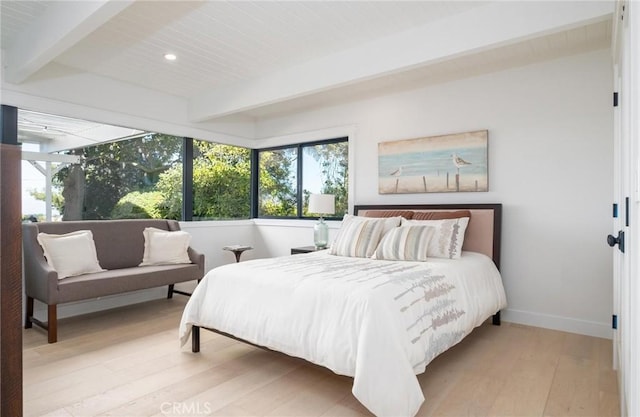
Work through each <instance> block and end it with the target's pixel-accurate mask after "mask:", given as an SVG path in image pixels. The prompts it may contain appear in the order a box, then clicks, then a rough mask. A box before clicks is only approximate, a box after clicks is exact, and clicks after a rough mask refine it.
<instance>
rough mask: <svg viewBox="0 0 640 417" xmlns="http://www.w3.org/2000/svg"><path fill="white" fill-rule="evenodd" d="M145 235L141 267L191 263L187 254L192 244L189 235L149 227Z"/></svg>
mask: <svg viewBox="0 0 640 417" xmlns="http://www.w3.org/2000/svg"><path fill="white" fill-rule="evenodd" d="M143 235H144V255H143V257H142V263H141V264H140V266H145V265H166V264H190V263H191V259H189V254H188V253H187V250H188V249H189V243H190V242H191V235H190V234H189V233H187V232H183V231H180V230H176V231H174V232H167V231H165V230H160V229H156V228H155V227H147V228H146V229H144V232H143Z"/></svg>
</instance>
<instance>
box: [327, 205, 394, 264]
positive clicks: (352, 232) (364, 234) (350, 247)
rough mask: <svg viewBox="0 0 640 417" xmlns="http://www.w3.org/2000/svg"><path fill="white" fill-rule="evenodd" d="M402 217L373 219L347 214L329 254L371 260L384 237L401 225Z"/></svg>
mask: <svg viewBox="0 0 640 417" xmlns="http://www.w3.org/2000/svg"><path fill="white" fill-rule="evenodd" d="M400 219H401V218H400V217H387V218H373V217H359V216H352V215H350V214H345V216H344V218H343V220H342V225H341V226H340V230H339V231H338V235H337V236H336V239H335V240H334V241H333V244H332V245H331V249H330V250H329V253H330V254H331V255H338V256H352V257H359V258H369V257H370V256H371V255H373V253H374V252H375V250H376V247H377V246H378V243H379V242H380V239H381V238H382V236H384V235H385V234H386V233H387V232H388V231H389V230H391V229H393V228H395V227H397V226H398V225H399V224H400Z"/></svg>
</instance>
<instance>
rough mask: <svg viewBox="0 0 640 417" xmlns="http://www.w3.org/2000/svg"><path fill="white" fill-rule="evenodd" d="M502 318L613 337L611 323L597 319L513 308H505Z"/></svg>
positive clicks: (532, 324) (591, 334) (570, 331)
mask: <svg viewBox="0 0 640 417" xmlns="http://www.w3.org/2000/svg"><path fill="white" fill-rule="evenodd" d="M501 319H502V320H504V321H508V322H511V323H518V324H525V325H528V326H536V327H543V328H545V329H553V330H561V331H563V332H569V333H577V334H583V335H586V336H593V337H602V338H604V339H612V338H613V330H612V329H611V323H599V322H595V321H587V320H579V319H574V318H569V317H562V316H553V315H550V314H541V313H535V312H532V311H521V310H511V309H506V310H503V311H502V313H501Z"/></svg>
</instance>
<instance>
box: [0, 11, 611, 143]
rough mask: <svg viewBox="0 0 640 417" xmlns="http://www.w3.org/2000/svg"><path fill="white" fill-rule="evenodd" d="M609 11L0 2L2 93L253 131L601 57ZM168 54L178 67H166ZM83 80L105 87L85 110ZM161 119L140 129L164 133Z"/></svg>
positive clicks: (88, 100)
mask: <svg viewBox="0 0 640 417" xmlns="http://www.w3.org/2000/svg"><path fill="white" fill-rule="evenodd" d="M613 7H614V3H613V2H612V1H589V0H585V1H567V2H565V1H531V2H525V1H493V2H485V1H468V2H466V1H412V2H409V1H148V0H137V1H136V0H91V1H22V0H20V1H14V0H2V2H1V6H0V14H1V22H0V26H1V36H2V39H1V47H2V52H3V54H2V69H3V71H2V81H3V84H2V86H3V93H5V95H6V96H7V97H10V98H12V100H14V101H16V102H17V103H18V104H20V100H22V99H23V97H24V96H25V95H26V94H28V95H29V97H31V98H33V96H40V97H45V98H46V99H47V100H52V99H53V100H60V101H64V102H65V103H73V104H77V105H83V106H85V107H92V108H99V107H101V106H102V107H104V109H105V110H111V111H114V110H119V109H118V108H114V105H113V104H109V100H113V99H112V98H111V97H109V96H108V92H113V91H115V89H114V86H117V90H118V92H119V93H118V94H120V95H122V92H130V95H131V96H130V101H131V103H134V102H135V100H136V99H139V97H141V96H142V95H145V94H149V98H147V99H146V100H147V102H149V101H152V102H154V103H155V104H156V105H157V106H158V107H162V106H164V108H165V109H168V108H171V109H172V112H171V113H172V116H170V117H173V118H175V120H171V122H174V123H175V124H178V125H182V126H189V127H190V128H201V129H205V130H206V129H212V126H214V127H213V128H214V129H215V126H218V127H219V126H220V124H221V123H222V122H225V121H227V120H235V119H232V118H233V117H238V116H241V117H242V118H244V119H243V120H254V121H255V120H259V119H260V118H264V117H272V116H274V115H281V114H286V113H291V112H295V111H301V110H304V109H309V108H314V107H317V106H324V105H328V104H335V103H340V102H344V101H348V100H354V99H358V98H362V97H369V96H373V95H376V94H385V93H388V92H392V91H397V90H400V89H407V88H415V87H416V86H421V85H427V84H430V83H438V82H443V81H448V80H452V79H456V78H462V77H469V76H473V75H477V74H482V73H487V72H491V71H497V70H501V69H504V68H509V67H512V66H518V65H525V64H528V63H531V62H536V61H541V60H548V59H553V58H556V57H559V56H563V55H569V54H575V53H581V52H585V51H589V50H595V49H601V48H606V47H608V46H609V44H610V38H611V18H612V12H613ZM167 52H173V53H175V54H176V55H177V56H178V59H177V60H176V61H174V62H168V61H166V60H165V59H164V58H163V55H164V54H165V53H167ZM88 76H91V77H92V78H90V80H91V82H92V83H94V84H95V83H97V82H104V85H105V87H104V88H103V89H102V90H100V89H97V88H96V89H95V92H94V89H92V94H91V96H90V97H88V95H89V94H88V93H87V91H89V90H88V89H87V88H86V85H87V84H86V83H87V82H88V81H87V80H88V79H89V78H87V77H88ZM61 80H64V84H61V83H62V81H61ZM83 83H85V84H83ZM109 86H111V87H109ZM151 92H153V94H154V95H153V96H152V95H151ZM102 94H104V96H101V95H102ZM14 97H17V98H14ZM140 100H141V99H140ZM4 101H5V100H3V102H4ZM32 102H33V100H32ZM11 104H13V103H11ZM43 106H44V104H43ZM109 106H111V108H109ZM115 107H117V106H115ZM152 107H153V106H148V107H147V108H145V109H140V114H139V115H138V116H141V117H149V118H155V119H161V120H163V121H169V120H167V119H168V117H167V116H166V115H164V116H160V114H161V113H160V110H157V112H158V116H155V115H154V114H153V112H154V111H155V110H154V109H153V108H152ZM176 108H177V109H178V111H175V109H176ZM128 112H129V113H133V112H135V109H134V110H130V109H129V110H128ZM216 123H217V125H216ZM136 127H142V126H136ZM142 128H144V127H142ZM250 139H251V138H250Z"/></svg>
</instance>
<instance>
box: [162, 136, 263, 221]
mask: <svg viewBox="0 0 640 417" xmlns="http://www.w3.org/2000/svg"><path fill="white" fill-rule="evenodd" d="M194 151H195V155H194V161H193V216H194V218H199V219H237V218H249V216H250V198H249V196H250V187H251V153H250V152H251V151H250V150H249V149H247V148H240V147H237V146H229V145H221V144H217V143H211V142H205V141H194ZM181 170H182V167H181V166H180V165H176V166H174V167H172V168H171V169H169V170H167V171H166V172H165V173H163V174H162V175H161V176H160V181H159V182H158V185H157V187H158V190H159V191H160V192H162V194H163V195H165V197H166V198H167V199H166V200H165V203H166V210H167V215H168V216H171V215H173V214H175V213H176V212H178V210H179V206H180V204H181V201H179V200H177V199H172V198H171V196H175V195H179V193H180V192H181V189H182V175H179V174H178V172H181Z"/></svg>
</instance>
